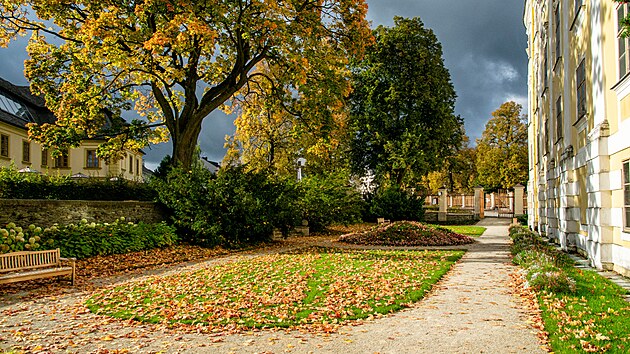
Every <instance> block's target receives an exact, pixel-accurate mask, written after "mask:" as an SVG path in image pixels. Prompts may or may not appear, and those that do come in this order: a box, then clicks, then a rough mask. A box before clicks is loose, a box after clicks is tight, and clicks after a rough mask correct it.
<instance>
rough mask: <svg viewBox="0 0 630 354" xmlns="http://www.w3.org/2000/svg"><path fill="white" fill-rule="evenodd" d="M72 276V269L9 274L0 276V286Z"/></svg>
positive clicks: (50, 269) (64, 268) (51, 269)
mask: <svg viewBox="0 0 630 354" xmlns="http://www.w3.org/2000/svg"><path fill="white" fill-rule="evenodd" d="M73 274H74V270H73V269H72V267H62V268H49V269H39V270H33V271H29V272H19V273H9V274H4V275H0V284H9V283H15V282H18V281H25V280H32V279H39V278H47V277H57V276H62V275H73Z"/></svg>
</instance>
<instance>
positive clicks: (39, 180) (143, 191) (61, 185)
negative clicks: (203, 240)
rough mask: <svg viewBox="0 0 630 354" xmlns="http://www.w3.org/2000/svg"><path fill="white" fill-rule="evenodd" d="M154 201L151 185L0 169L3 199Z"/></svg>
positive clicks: (0, 186) (0, 194) (8, 168)
mask: <svg viewBox="0 0 630 354" xmlns="http://www.w3.org/2000/svg"><path fill="white" fill-rule="evenodd" d="M155 197H156V193H155V191H154V190H153V189H152V188H151V187H150V186H149V185H148V184H146V183H142V182H136V181H130V180H126V179H124V178H115V179H113V180H110V179H101V178H82V179H72V178H70V177H69V176H46V175H41V174H37V173H20V172H18V171H17V170H16V169H15V167H14V166H11V167H0V198H4V199H54V200H114V201H117V200H144V201H151V200H154V199H155Z"/></svg>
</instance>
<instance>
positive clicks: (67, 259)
mask: <svg viewBox="0 0 630 354" xmlns="http://www.w3.org/2000/svg"><path fill="white" fill-rule="evenodd" d="M59 260H60V261H62V262H70V263H74V262H76V261H77V259H76V258H63V257H59Z"/></svg>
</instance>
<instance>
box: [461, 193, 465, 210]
mask: <svg viewBox="0 0 630 354" xmlns="http://www.w3.org/2000/svg"><path fill="white" fill-rule="evenodd" d="M465 207H466V195H464V194H462V209H464V208H465Z"/></svg>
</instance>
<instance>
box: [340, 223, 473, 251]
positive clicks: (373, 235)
mask: <svg viewBox="0 0 630 354" xmlns="http://www.w3.org/2000/svg"><path fill="white" fill-rule="evenodd" d="M339 241H340V242H345V243H352V244H358V245H375V246H456V245H465V244H470V243H473V242H475V240H474V239H473V238H471V237H468V236H465V235H462V234H458V233H456V232H453V231H450V230H448V229H446V228H442V227H437V226H429V225H426V224H423V223H419V222H415V221H398V222H394V223H391V224H382V225H378V226H375V227H373V228H371V229H369V230H367V231H363V232H355V233H350V234H345V235H341V236H340V237H339Z"/></svg>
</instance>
